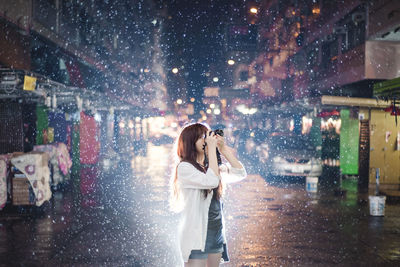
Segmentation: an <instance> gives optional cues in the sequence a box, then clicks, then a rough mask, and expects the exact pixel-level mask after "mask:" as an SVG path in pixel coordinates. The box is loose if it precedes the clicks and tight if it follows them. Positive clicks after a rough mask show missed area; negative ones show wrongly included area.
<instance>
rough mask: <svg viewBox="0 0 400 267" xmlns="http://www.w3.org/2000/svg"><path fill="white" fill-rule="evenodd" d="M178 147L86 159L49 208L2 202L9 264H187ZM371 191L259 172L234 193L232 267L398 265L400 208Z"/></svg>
mask: <svg viewBox="0 0 400 267" xmlns="http://www.w3.org/2000/svg"><path fill="white" fill-rule="evenodd" d="M171 149H172V147H171V146H152V145H151V144H149V146H148V154H147V156H136V157H129V156H127V155H126V156H125V157H121V158H122V160H121V161H120V162H118V164H116V165H115V166H113V167H112V168H110V169H109V170H108V171H107V172H102V173H101V172H100V170H99V169H98V168H93V167H90V166H85V167H84V168H82V170H81V173H80V179H79V181H80V183H79V184H78V185H77V186H73V187H71V188H69V190H68V191H66V192H64V193H63V192H56V193H55V195H54V197H53V199H52V201H51V202H50V203H48V205H46V206H45V207H44V208H43V209H42V210H34V211H29V210H27V211H23V210H20V209H9V210H6V211H2V212H1V213H0V258H1V261H0V265H1V266H11V265H21V266H181V265H180V264H181V262H180V258H179V251H178V246H177V236H176V225H177V221H178V218H177V215H174V214H172V213H171V212H169V210H168V197H169V177H170V173H171V170H172V169H171V168H172V166H173V157H172V155H171ZM367 197H368V196H367V195H365V194H359V193H357V192H351V194H348V195H347V196H341V197H338V196H335V194H334V191H333V189H332V188H329V186H328V187H325V188H320V190H319V191H318V192H317V193H307V192H306V191H305V185H304V181H285V182H284V183H270V182H269V181H268V182H266V181H265V180H264V179H263V178H262V177H260V176H259V175H249V177H248V178H247V179H245V180H244V181H242V182H240V183H237V184H232V185H229V186H228V188H227V190H226V194H225V197H224V210H225V218H226V226H227V238H228V248H229V252H230V258H231V262H229V263H227V264H224V266H322V265H323V266H378V265H379V266H382V265H383V266H388V265H389V266H395V265H397V264H399V263H400V255H399V254H400V252H399V247H400V229H399V227H400V207H399V205H398V204H397V205H393V204H387V205H386V210H385V214H386V216H385V217H371V216H369V213H368V212H369V211H368V204H367V202H366V199H367Z"/></svg>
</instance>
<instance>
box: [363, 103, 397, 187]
mask: <svg viewBox="0 0 400 267" xmlns="http://www.w3.org/2000/svg"><path fill="white" fill-rule="evenodd" d="M370 115H371V116H370V157H369V158H370V163H369V182H370V184H375V181H376V180H375V169H376V168H379V169H380V183H381V184H392V185H394V184H400V151H398V150H397V134H398V133H400V117H397V119H398V122H397V124H398V126H396V123H395V116H391V115H390V113H389V112H385V111H383V110H378V109H372V110H371V114H370ZM387 133H390V136H389V137H388V138H386V134H387ZM386 139H387V140H386Z"/></svg>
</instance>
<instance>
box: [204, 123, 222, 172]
mask: <svg viewBox="0 0 400 267" xmlns="http://www.w3.org/2000/svg"><path fill="white" fill-rule="evenodd" d="M211 133H214V134H218V135H219V136H222V137H223V136H224V131H223V130H221V129H216V130H214V131H211V132H210V134H209V135H211ZM217 161H218V166H219V165H221V164H222V160H221V153H220V152H219V150H218V148H217ZM205 162H206V165H208V158H207V157H206V158H205Z"/></svg>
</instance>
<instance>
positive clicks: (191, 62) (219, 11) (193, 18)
mask: <svg viewBox="0 0 400 267" xmlns="http://www.w3.org/2000/svg"><path fill="white" fill-rule="evenodd" d="M231 3H232V1H211V0H202V1H185V0H180V1H174V2H172V3H171V4H169V5H168V10H169V15H170V16H171V19H170V20H169V21H168V28H167V32H166V36H167V43H168V45H169V46H170V50H169V51H170V53H169V55H168V62H169V63H170V64H171V65H173V64H179V63H182V64H183V65H184V66H185V69H186V72H187V73H188V76H187V77H186V80H187V81H188V83H187V85H188V87H187V88H188V96H189V97H190V96H194V97H200V96H201V95H202V88H203V87H204V86H205V85H206V78H205V77H204V73H205V72H206V71H207V70H208V65H209V64H210V63H212V62H215V61H218V60H221V57H222V55H223V47H224V36H223V34H224V29H225V24H226V21H227V17H228V14H229V11H230V8H229V6H230V5H231Z"/></svg>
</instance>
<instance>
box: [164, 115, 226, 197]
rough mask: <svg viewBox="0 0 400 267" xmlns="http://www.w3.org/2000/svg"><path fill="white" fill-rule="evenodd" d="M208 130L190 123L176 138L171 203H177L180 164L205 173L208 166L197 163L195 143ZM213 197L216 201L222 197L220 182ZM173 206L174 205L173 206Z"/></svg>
mask: <svg viewBox="0 0 400 267" xmlns="http://www.w3.org/2000/svg"><path fill="white" fill-rule="evenodd" d="M208 130H209V128H208V127H207V126H206V125H204V124H202V123H192V124H189V125H187V126H185V127H184V128H183V129H182V131H181V133H180V135H179V137H178V138H177V141H176V143H175V146H176V153H177V156H178V164H177V165H176V167H175V172H174V176H173V183H172V187H173V199H172V200H173V201H177V202H178V201H179V197H180V196H179V187H178V175H177V170H178V165H179V163H180V162H182V161H185V162H188V163H190V164H192V165H193V166H194V167H195V168H196V169H198V170H199V171H201V172H204V173H205V172H207V169H208V166H207V165H206V164H204V163H203V166H204V167H203V166H201V165H200V164H199V163H198V162H197V160H196V159H197V153H198V152H197V150H196V142H197V140H199V138H201V137H202V136H204V135H205V134H207V131H208ZM213 191H214V195H215V197H216V198H217V199H220V198H221V196H222V192H223V188H222V183H221V182H220V183H219V185H218V187H217V188H214V189H213ZM203 192H204V196H205V197H207V195H208V193H209V192H210V190H203ZM173 205H174V204H173Z"/></svg>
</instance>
